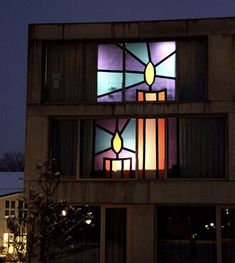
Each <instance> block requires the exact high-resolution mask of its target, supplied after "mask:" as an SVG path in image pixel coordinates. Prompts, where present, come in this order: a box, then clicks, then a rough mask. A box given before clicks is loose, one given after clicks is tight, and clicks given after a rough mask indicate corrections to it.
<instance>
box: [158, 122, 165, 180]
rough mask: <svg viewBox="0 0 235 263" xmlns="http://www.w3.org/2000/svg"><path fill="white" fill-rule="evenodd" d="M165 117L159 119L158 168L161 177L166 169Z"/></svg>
mask: <svg viewBox="0 0 235 263" xmlns="http://www.w3.org/2000/svg"><path fill="white" fill-rule="evenodd" d="M165 122H166V121H165V119H158V169H159V177H162V176H163V173H164V170H165V152H166V149H165V128H166V123H165Z"/></svg>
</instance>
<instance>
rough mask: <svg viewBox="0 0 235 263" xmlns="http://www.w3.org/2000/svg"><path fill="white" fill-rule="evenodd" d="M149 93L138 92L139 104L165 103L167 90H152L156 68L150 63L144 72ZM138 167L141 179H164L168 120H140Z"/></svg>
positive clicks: (138, 129)
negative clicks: (149, 102)
mask: <svg viewBox="0 0 235 263" xmlns="http://www.w3.org/2000/svg"><path fill="white" fill-rule="evenodd" d="M144 77H145V82H146V84H147V85H148V86H149V90H148V91H142V90H136V93H137V100H138V102H148V101H165V100H166V99H167V90H166V89H162V90H157V91H153V90H152V85H153V83H154V80H155V67H154V65H153V63H152V62H151V61H150V62H149V63H148V64H147V66H146V68H145V71H144ZM137 131H138V167H139V176H140V177H159V178H161V177H164V171H165V168H166V161H167V160H166V149H165V144H166V142H165V133H166V120H165V119H163V118H159V119H138V126H137Z"/></svg>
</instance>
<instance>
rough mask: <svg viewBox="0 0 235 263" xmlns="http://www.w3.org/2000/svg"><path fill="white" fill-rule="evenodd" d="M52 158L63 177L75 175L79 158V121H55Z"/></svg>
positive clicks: (52, 129) (52, 133)
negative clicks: (77, 157)
mask: <svg viewBox="0 0 235 263" xmlns="http://www.w3.org/2000/svg"><path fill="white" fill-rule="evenodd" d="M51 150H52V158H53V159H55V165H56V169H57V170H58V171H59V172H60V173H61V175H69V176H72V175H75V172H76V156H77V121H74V120H53V121H52V127H51Z"/></svg>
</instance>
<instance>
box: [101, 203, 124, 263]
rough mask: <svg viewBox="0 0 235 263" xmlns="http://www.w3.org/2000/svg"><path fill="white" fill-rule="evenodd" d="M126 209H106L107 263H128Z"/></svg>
mask: <svg viewBox="0 0 235 263" xmlns="http://www.w3.org/2000/svg"><path fill="white" fill-rule="evenodd" d="M126 217H127V212H126V208H106V211H105V263H125V262H126V245H127V244H126V228H127V226H126V223H127V222H126V221H127V219H126Z"/></svg>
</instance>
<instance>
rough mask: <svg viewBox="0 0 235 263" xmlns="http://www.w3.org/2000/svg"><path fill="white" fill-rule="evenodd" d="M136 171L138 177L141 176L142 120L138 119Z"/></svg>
mask: <svg viewBox="0 0 235 263" xmlns="http://www.w3.org/2000/svg"><path fill="white" fill-rule="evenodd" d="M137 131H138V170H139V176H142V174H143V154H144V152H143V148H144V142H143V139H144V120H143V119H138V129H137Z"/></svg>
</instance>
